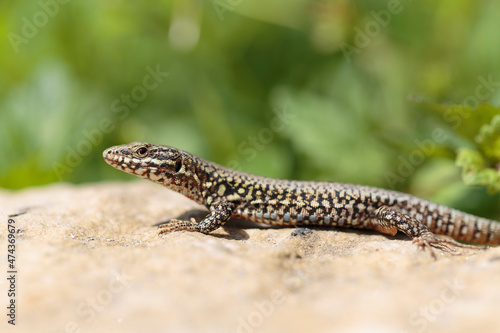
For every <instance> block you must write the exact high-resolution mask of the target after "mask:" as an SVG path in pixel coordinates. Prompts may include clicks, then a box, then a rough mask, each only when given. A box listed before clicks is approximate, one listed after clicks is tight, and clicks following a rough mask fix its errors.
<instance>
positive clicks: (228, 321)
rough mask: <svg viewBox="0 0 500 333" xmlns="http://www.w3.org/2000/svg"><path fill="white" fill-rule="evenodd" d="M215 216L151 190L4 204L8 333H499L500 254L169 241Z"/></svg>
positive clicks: (255, 229) (246, 235)
mask: <svg viewBox="0 0 500 333" xmlns="http://www.w3.org/2000/svg"><path fill="white" fill-rule="evenodd" d="M200 209H204V208H203V207H201V206H199V205H197V204H195V203H193V202H192V201H190V200H188V199H186V198H184V197H182V196H181V195H179V194H177V193H174V192H171V191H169V190H167V189H165V188H162V187H161V186H158V185H155V184H150V183H147V182H144V181H138V182H132V183H100V184H91V185H82V186H74V185H50V186H46V187H38V188H31V189H25V190H22V191H0V221H1V222H2V223H1V225H0V237H1V240H0V249H1V250H0V254H1V256H0V258H1V259H0V263H1V266H0V267H1V268H2V276H6V275H7V260H6V258H7V245H8V243H7V240H6V235H7V227H6V226H7V221H8V214H13V213H16V212H22V211H23V210H26V212H25V213H24V214H22V215H19V216H16V217H13V219H14V221H15V224H16V226H17V228H18V229H19V231H18V233H17V234H16V237H17V244H16V252H15V255H16V269H17V271H18V274H17V286H16V289H17V290H16V291H17V300H16V302H17V303H16V305H17V309H16V311H17V319H16V326H15V328H14V327H12V326H11V325H8V324H7V319H6V315H5V314H6V313H7V310H6V305H8V303H7V302H8V298H7V289H8V283H7V282H6V279H5V278H2V280H1V282H0V293H1V295H2V296H1V297H0V299H2V300H3V301H2V309H4V310H3V313H4V314H3V315H2V318H3V319H2V321H1V323H0V331H1V332H6V331H7V332H14V331H15V332H35V331H36V332H54V333H56V332H140V331H145V330H147V331H148V332H202V331H203V332H238V333H240V332H241V333H251V332H306V331H307V332H409V333H410V332H443V331H450V332H451V331H453V332H471V331H475V332H499V331H500V315H499V314H500V248H491V249H489V250H487V251H483V252H472V253H469V254H468V255H462V256H454V255H449V254H442V253H440V252H439V251H438V252H437V255H438V259H437V260H433V259H432V258H431V257H430V255H429V253H428V252H425V251H422V250H419V249H417V248H416V246H415V245H413V244H412V242H411V241H410V240H408V239H407V238H406V237H404V236H398V237H386V236H383V235H379V234H377V233H375V232H368V231H352V230H346V229H339V228H336V229H330V230H328V229H312V233H310V232H300V231H299V232H298V235H295V236H293V235H292V233H293V232H294V231H296V229H294V228H268V227H264V228H263V227H262V226H259V225H255V224H249V223H242V222H241V221H230V222H229V223H228V226H227V227H225V228H223V229H222V228H221V229H219V230H217V231H216V232H214V233H213V235H203V234H197V233H187V232H177V233H171V234H168V235H165V236H163V237H159V236H158V235H157V229H156V228H155V227H154V225H155V224H158V223H160V222H164V221H167V220H168V219H171V218H174V217H177V216H179V215H181V214H185V215H186V214H187V215H188V216H197V217H199V216H203V212H201V214H200V212H199V210H200Z"/></svg>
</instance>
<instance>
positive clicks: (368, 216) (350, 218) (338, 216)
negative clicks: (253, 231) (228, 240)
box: [103, 142, 500, 256]
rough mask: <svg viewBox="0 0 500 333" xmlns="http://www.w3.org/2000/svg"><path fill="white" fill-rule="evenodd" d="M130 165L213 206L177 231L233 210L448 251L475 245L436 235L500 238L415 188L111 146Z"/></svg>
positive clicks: (113, 160) (170, 227)
mask: <svg viewBox="0 0 500 333" xmlns="http://www.w3.org/2000/svg"><path fill="white" fill-rule="evenodd" d="M103 157H104V159H105V161H106V162H107V163H108V164H109V165H111V166H113V167H115V168H117V169H120V170H122V171H125V172H128V173H130V174H134V175H136V176H139V177H141V178H145V179H149V180H151V181H153V182H155V183H159V184H161V185H164V186H166V187H167V188H169V189H172V190H174V191H177V192H179V193H181V194H183V195H185V196H186V197H188V198H190V199H192V200H195V201H196V202H198V203H200V204H202V205H205V206H206V207H207V208H208V209H209V210H210V212H209V214H208V215H207V216H206V217H205V218H204V219H203V220H202V221H201V222H199V223H197V222H196V221H195V220H194V219H191V221H181V220H177V219H173V220H171V221H170V222H169V223H168V224H165V225H161V226H160V228H161V230H160V234H163V233H166V232H171V231H180V230H186V231H197V232H202V233H209V232H211V231H214V230H215V229H217V228H219V227H220V226H222V225H224V223H226V221H228V220H229V218H231V217H236V218H240V219H244V220H248V221H253V222H260V223H266V224H271V225H280V226H299V225H300V226H307V225H319V226H335V227H350V228H360V229H372V230H376V231H379V232H381V233H384V234H389V235H395V234H396V233H397V232H398V231H401V232H403V233H405V234H406V235H408V236H410V237H412V238H413V240H414V242H415V243H417V244H418V245H419V246H421V247H424V248H428V249H429V250H430V251H431V254H432V255H433V256H434V253H433V251H432V249H431V246H433V247H436V248H440V249H442V250H445V251H455V247H470V246H468V245H464V244H461V243H458V242H455V241H452V240H445V239H441V238H438V237H436V236H435V235H434V234H440V235H447V236H450V237H452V238H454V239H456V240H459V241H463V242H467V243H474V244H484V245H498V244H500V223H498V222H496V221H493V220H488V219H485V218H481V217H476V216H474V215H470V214H467V213H464V212H461V211H458V210H455V209H452V208H448V207H445V206H442V205H438V204H436V203H433V202H431V201H427V200H424V199H421V198H418V197H415V196H412V195H409V194H405V193H400V192H396V191H390V190H385V189H380V188H376V187H369V186H361V185H351V184H344V183H330V182H312V181H296V180H281V179H273V178H267V177H262V176H257V175H253V174H249V173H244V172H240V171H236V170H232V169H229V168H226V167H224V166H221V165H218V164H215V163H213V162H210V161H207V160H204V159H202V158H200V157H197V156H195V155H193V154H190V153H188V152H186V151H183V150H180V149H176V148H173V147H169V146H162V145H153V144H149V143H142V142H134V143H130V144H127V145H121V146H114V147H111V148H108V149H106V150H105V151H104V152H103Z"/></svg>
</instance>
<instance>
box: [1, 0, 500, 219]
mask: <svg viewBox="0 0 500 333" xmlns="http://www.w3.org/2000/svg"><path fill="white" fill-rule="evenodd" d="M0 9H1V10H0V18H1V19H0V34H1V35H2V36H4V38H2V39H0V50H1V52H0V68H1V73H2V75H1V76H0V151H1V152H2V157H3V158H2V159H0V187H4V188H12V189H15V188H23V187H26V186H33V185H41V184H47V183H51V182H57V181H61V180H62V181H67V182H73V183H82V182H89V181H100V180H108V179H131V176H129V175H126V174H123V173H121V172H118V171H116V170H114V169H113V168H111V167H109V166H107V165H106V164H105V163H104V162H103V161H102V157H101V152H102V151H103V150H104V149H105V148H106V147H108V146H111V145H115V144H121V143H127V142H131V141H149V142H153V143H160V144H167V145H172V146H175V147H179V148H183V149H185V150H188V151H190V152H193V153H195V154H198V155H200V156H203V157H204V158H207V159H211V160H214V161H216V162H218V163H220V164H224V165H229V166H232V167H235V168H238V169H241V170H245V171H248V172H253V173H257V174H262V175H268V176H272V177H281V178H295V179H310V180H330V181H344V182H352V183H362V184H368V185H375V186H380V187H385V188H392V189H396V190H401V191H407V192H411V193H414V194H416V195H420V196H424V197H426V198H429V199H432V200H437V201H439V202H442V203H445V204H450V205H454V206H456V207H458V208H462V209H466V210H467V209H468V210H469V211H474V210H476V209H477V210H479V211H480V212H483V215H485V214H490V215H494V214H497V213H498V212H497V211H498V210H497V208H496V206H497V205H498V197H497V196H488V194H487V192H486V190H485V188H486V187H488V188H489V189H490V191H498V189H499V188H500V186H498V185H497V182H498V176H497V171H496V170H497V165H498V159H499V156H500V142H499V139H498V138H499V136H498V133H499V129H498V128H499V126H500V125H499V120H498V119H499V118H498V117H496V115H498V108H497V106H498V105H499V104H500V89H499V88H500V62H499V61H498V59H500V43H499V42H498V34H497V31H500V21H499V20H498V17H499V15H500V3H499V2H498V1H496V0H484V1H473V0H454V1H452V0H443V1H438V2H435V1H429V0H427V1H407V0H402V1H396V0H390V1H368V0H353V1H347V0H330V1H329V0H315V1H312V0H311V1H306V0H293V1H291V0H290V1H285V0H273V1H261V0H254V1H247V0H232V1H229V0H207V1H199V0H175V1H144V2H140V3H138V2H132V1H104V2H99V1H92V0H91V1H62V0H60V2H59V1H57V0H42V1H40V2H39V1H26V0H19V1H15V2H14V1H8V2H3V3H2V4H0ZM152 72H157V74H156V79H155V75H152V74H151V73H152ZM158 73H160V74H158ZM166 73H168V75H167V74H166ZM485 82H486V83H485ZM280 117H281V118H280ZM457 158H458V159H457ZM460 167H461V168H462V169H463V170H464V180H465V183H466V184H469V185H481V187H467V186H465V185H464V183H463V182H462V181H461V179H460ZM471 170H472V171H471ZM481 172H486V173H487V176H484V175H483V174H482V173H481ZM478 174H481V176H478ZM493 174H494V175H493ZM471 175H476V176H471ZM468 177H469V178H468ZM474 177H475V178H474ZM479 178H481V180H478V179H479ZM471 203H474V205H473V206H471Z"/></svg>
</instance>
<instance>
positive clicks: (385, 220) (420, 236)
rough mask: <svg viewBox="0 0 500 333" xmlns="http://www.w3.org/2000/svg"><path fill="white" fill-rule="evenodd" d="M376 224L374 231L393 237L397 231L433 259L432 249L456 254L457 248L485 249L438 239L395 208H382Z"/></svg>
mask: <svg viewBox="0 0 500 333" xmlns="http://www.w3.org/2000/svg"><path fill="white" fill-rule="evenodd" d="M375 216H376V218H377V224H376V225H375V230H377V231H379V232H382V233H386V234H391V235H395V234H396V232H397V231H401V232H403V233H404V234H406V235H407V236H409V237H411V238H412V239H413V243H415V244H417V246H419V247H421V248H423V249H428V250H429V251H430V253H431V256H432V257H433V258H436V254H435V253H434V251H433V247H434V248H437V249H440V250H441V251H444V252H454V253H456V252H457V248H462V249H474V250H480V249H485V247H479V246H473V245H466V244H462V243H459V242H457V241H454V240H446V239H440V238H438V237H436V235H434V234H433V233H432V232H431V231H430V230H429V228H427V226H426V225H425V224H424V223H422V222H421V221H419V220H417V219H416V218H414V217H412V216H410V215H408V214H404V213H402V212H400V211H399V210H398V209H397V208H392V207H389V206H382V207H380V208H378V209H377V211H376V212H375Z"/></svg>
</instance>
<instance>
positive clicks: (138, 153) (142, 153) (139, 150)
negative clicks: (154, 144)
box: [136, 147, 148, 157]
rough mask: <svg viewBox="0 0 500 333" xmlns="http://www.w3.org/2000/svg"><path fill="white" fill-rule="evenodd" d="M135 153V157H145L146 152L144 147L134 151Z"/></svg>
mask: <svg viewBox="0 0 500 333" xmlns="http://www.w3.org/2000/svg"><path fill="white" fill-rule="evenodd" d="M136 153H137V155H139V156H141V157H144V156H146V155H147V153H148V150H147V149H146V147H141V148H139V149H137V150H136Z"/></svg>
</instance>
